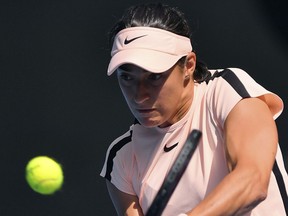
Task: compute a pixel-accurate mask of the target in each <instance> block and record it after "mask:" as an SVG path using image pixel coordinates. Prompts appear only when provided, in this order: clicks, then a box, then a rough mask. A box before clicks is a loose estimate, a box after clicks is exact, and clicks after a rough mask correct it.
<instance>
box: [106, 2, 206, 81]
mask: <svg viewBox="0 0 288 216" xmlns="http://www.w3.org/2000/svg"><path fill="white" fill-rule="evenodd" d="M137 26H147V27H154V28H160V29H164V30H166V31H170V32H173V33H175V34H178V35H182V36H185V37H188V38H191V34H192V33H191V30H190V27H189V24H188V22H187V20H186V19H185V17H184V14H183V12H181V11H180V10H178V8H175V7H169V6H168V5H163V4H161V3H148V4H141V5H136V6H132V7H130V8H128V9H127V10H126V11H125V13H124V14H123V16H122V18H121V19H120V20H119V21H118V22H117V23H116V24H115V25H114V26H113V28H112V29H111V31H110V34H109V40H110V46H111V47H112V44H113V41H114V38H115V36H116V34H117V33H118V32H119V31H121V30H123V29H125V28H129V27H137ZM179 61H183V58H181V59H180V60H179ZM210 76H211V73H210V72H209V71H208V68H207V66H206V64H205V63H203V62H201V61H199V60H196V69H195V71H194V77H193V78H194V80H195V81H196V82H198V83H200V82H203V81H205V80H206V79H208V78H209V77H210Z"/></svg>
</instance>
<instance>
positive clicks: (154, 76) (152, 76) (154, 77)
mask: <svg viewBox="0 0 288 216" xmlns="http://www.w3.org/2000/svg"><path fill="white" fill-rule="evenodd" d="M161 77H162V74H161V73H160V74H157V73H151V74H149V76H148V79H149V80H152V81H157V80H159V79H160V78H161Z"/></svg>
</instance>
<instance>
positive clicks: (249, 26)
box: [0, 0, 288, 216]
mask: <svg viewBox="0 0 288 216" xmlns="http://www.w3.org/2000/svg"><path fill="white" fill-rule="evenodd" d="M141 2H147V1H135V0H134V1H132V0H125V1H115V0H113V1H111V0H106V1H103V0H81V1H80V0H78V1H77V0H69V1H68V0H50V1H48V0H42V1H37V0H26V1H24V0H15V1H1V3H0V33H1V34H0V35H1V36H0V39H1V40H0V135H1V136H0V144H1V149H0V160H1V161H0V164H1V165H0V166H1V167H0V168H1V178H0V179H1V180H0V181H1V190H0V197H1V200H0V201H1V202H0V215H1V216H18V215H19V216H20V215H21V216H26V215H29V216H34V215H35V216H36V215H37V216H39V215H41V216H56V215H59V216H60V215H61V216H68V215H69V216H70V215H71V216H76V215H83V216H92V215H94V216H95V215H97V216H98V215H99V216H102V215H105V216H106V215H115V211H114V209H113V207H112V205H111V202H110V199H109V197H108V194H107V193H106V188H105V183H104V180H103V179H102V178H100V177H99V172H100V170H101V168H102V165H103V162H104V157H105V153H106V149H107V147H108V145H109V144H110V142H111V141H112V140H113V139H114V138H115V137H116V136H118V135H120V134H121V133H123V132H124V131H126V129H127V127H128V126H129V125H130V123H131V120H132V119H133V118H132V116H131V115H130V113H129V111H128V109H127V108H126V104H125V102H124V100H123V99H122V96H121V94H120V91H119V89H118V86H117V82H116V79H115V77H114V76H113V77H107V76H106V67H107V64H108V62H109V55H110V54H109V48H108V43H107V41H108V40H107V33H108V31H109V29H110V27H111V26H112V25H113V23H114V22H115V21H116V20H117V19H118V18H119V16H120V15H121V14H122V12H123V10H124V9H125V8H126V7H127V6H130V5H131V4H138V3H141ZM162 2H164V3H168V4H170V5H173V6H178V7H179V8H180V9H181V10H183V11H184V12H185V13H186V16H187V17H188V19H189V20H190V24H191V26H192V28H193V29H194V41H193V43H194V48H195V49H196V52H197V54H198V58H200V59H202V60H204V61H205V62H206V63H207V64H208V66H209V67H210V68H224V67H240V68H242V69H244V70H246V71H247V72H248V73H249V74H250V75H251V76H252V77H254V78H255V79H256V80H257V81H258V82H259V83H260V84H261V85H263V86H264V87H266V88H267V89H269V90H271V91H273V92H275V93H277V94H278V95H279V96H280V97H281V98H282V99H283V100H284V104H285V105H286V104H287V103H288V100H287V95H288V94H287V93H288V92H287V90H288V88H287V81H286V79H285V77H287V60H288V58H287V57H288V51H287V48H288V32H287V30H288V26H287V23H288V19H287V12H286V9H285V8H287V6H286V3H284V2H285V0H283V1H279V0H273V1H272V0H262V1H261V0H259V1H257V0H255V1H251V0H239V1H237V0H236V1H230V0H226V1H224V0H218V1H213V0H211V1H208V0H197V1H196V0H195V1H193V0H189V1H188V0H187V1H176V0H174V1H162ZM284 9H285V11H284ZM287 119H288V116H287V109H286V107H285V108H284V112H283V114H282V115H281V116H280V117H279V118H278V119H277V124H278V128H279V139H280V143H281V147H282V150H283V154H284V156H285V160H286V164H287V153H288V147H287V143H288V137H287V134H286V133H287ZM38 155H47V156H50V157H53V158H55V159H56V160H58V161H59V162H60V163H61V164H62V166H63V169H64V174H65V183H64V185H63V188H62V190H61V191H59V192H57V193H56V194H55V195H53V196H43V195H40V194H37V193H35V192H34V191H32V190H31V189H30V188H29V187H28V185H27V184H26V181H25V166H26V164H27V162H28V160H30V159H31V158H32V157H35V156H38Z"/></svg>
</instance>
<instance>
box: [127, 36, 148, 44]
mask: <svg viewBox="0 0 288 216" xmlns="http://www.w3.org/2000/svg"><path fill="white" fill-rule="evenodd" d="M145 36H147V35H141V36H138V37H135V38H132V39H130V40H128V39H127V38H128V37H126V39H125V40H124V44H125V45H127V44H129V43H131V42H132V41H134V40H137V39H139V38H142V37H145Z"/></svg>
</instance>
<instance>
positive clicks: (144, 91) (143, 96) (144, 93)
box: [134, 80, 149, 104]
mask: <svg viewBox="0 0 288 216" xmlns="http://www.w3.org/2000/svg"><path fill="white" fill-rule="evenodd" d="M148 98H149V89H148V86H147V84H146V83H145V81H143V80H141V81H139V82H138V83H137V86H136V89H135V94H134V101H135V103H137V104H142V103H144V102H145V101H146V100H148Z"/></svg>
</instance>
